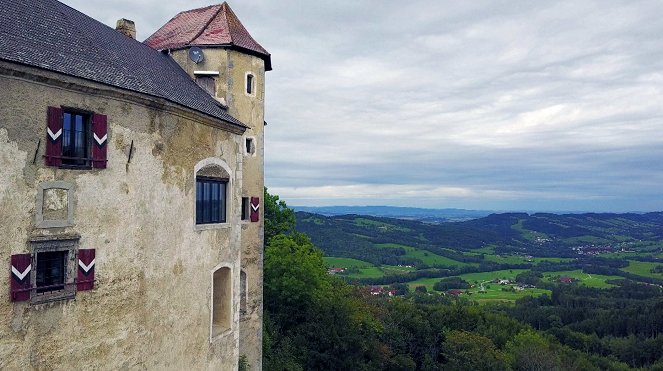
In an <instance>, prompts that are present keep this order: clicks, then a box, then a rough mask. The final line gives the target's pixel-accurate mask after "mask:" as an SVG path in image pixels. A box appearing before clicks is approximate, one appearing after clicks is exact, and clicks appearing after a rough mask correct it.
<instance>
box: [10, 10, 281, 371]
mask: <svg viewBox="0 0 663 371" xmlns="http://www.w3.org/2000/svg"><path fill="white" fill-rule="evenodd" d="M135 37H136V31H135V26H134V24H133V22H131V21H128V20H125V19H122V20H120V21H118V23H117V28H116V29H113V28H110V27H107V26H105V25H103V24H101V23H100V22H97V21H96V20H94V19H92V18H90V17H88V16H86V15H84V14H82V13H80V12H78V11H76V10H75V9H72V8H70V7H68V6H66V5H64V4H62V3H60V2H58V1H56V0H35V1H14V0H0V219H1V220H2V221H1V222H0V236H2V237H3V243H2V246H1V247H0V261H3V262H5V263H4V264H6V265H5V266H6V267H7V271H6V272H7V273H6V274H5V275H0V288H1V289H0V291H2V292H4V293H5V294H4V299H0V369H7V370H13V369H26V368H37V369H51V368H55V369H67V368H69V369H137V368H140V369H215V370H232V369H237V367H238V361H239V359H240V357H242V356H244V357H246V360H247V362H248V364H249V365H250V368H251V369H261V357H262V354H261V347H262V251H263V250H262V249H263V230H264V224H263V211H262V205H261V200H262V195H263V189H264V176H263V164H264V162H263V158H264V157H263V148H264V146H263V144H264V126H265V121H264V92H265V89H264V87H265V71H269V70H271V59H270V55H269V53H268V52H267V51H266V50H265V49H264V48H263V47H262V46H261V45H260V44H258V43H257V42H256V41H255V40H254V39H253V38H252V37H251V35H250V34H249V33H248V32H247V30H246V29H245V28H244V26H243V25H242V23H241V22H240V21H239V19H238V18H237V16H236V15H235V13H234V12H233V11H232V9H230V7H229V6H228V4H226V3H223V4H221V5H214V6H209V7H205V8H201V9H195V10H190V11H185V12H182V13H179V14H177V15H176V16H175V17H174V18H172V19H171V20H170V21H169V22H167V23H166V24H165V25H164V26H163V27H161V28H160V29H159V30H158V31H156V32H155V33H154V34H153V35H152V36H150V37H149V38H148V39H147V40H145V41H144V42H142V43H141V42H139V41H137V40H135Z"/></svg>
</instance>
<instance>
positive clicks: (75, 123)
mask: <svg viewBox="0 0 663 371" xmlns="http://www.w3.org/2000/svg"><path fill="white" fill-rule="evenodd" d="M89 121H90V118H89V116H88V115H85V114H82V113H76V112H69V111H64V117H63V122H62V164H63V165H74V166H89V164H88V142H89V139H90V138H88V133H89V131H90V130H89V128H90V123H89Z"/></svg>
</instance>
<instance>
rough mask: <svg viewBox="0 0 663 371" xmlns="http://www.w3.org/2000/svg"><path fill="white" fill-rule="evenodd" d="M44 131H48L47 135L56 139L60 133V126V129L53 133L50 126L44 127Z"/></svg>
mask: <svg viewBox="0 0 663 371" xmlns="http://www.w3.org/2000/svg"><path fill="white" fill-rule="evenodd" d="M46 131H48V136H49V137H51V139H53V140H58V138H59V137H60V135H62V128H60V130H58V131H57V132H56V133H55V134H53V132H52V131H51V128H46Z"/></svg>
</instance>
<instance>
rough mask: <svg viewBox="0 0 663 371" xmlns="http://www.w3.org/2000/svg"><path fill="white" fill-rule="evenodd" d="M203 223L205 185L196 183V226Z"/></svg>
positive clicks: (199, 182)
mask: <svg viewBox="0 0 663 371" xmlns="http://www.w3.org/2000/svg"><path fill="white" fill-rule="evenodd" d="M202 223H203V183H202V182H201V181H196V224H202Z"/></svg>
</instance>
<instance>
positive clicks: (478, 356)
mask: <svg viewBox="0 0 663 371" xmlns="http://www.w3.org/2000/svg"><path fill="white" fill-rule="evenodd" d="M442 355H443V356H444V358H446V360H447V362H446V364H445V368H444V369H445V370H446V369H448V370H508V369H509V366H508V363H507V361H506V358H505V356H504V355H503V354H502V353H501V352H500V351H499V350H497V349H496V348H495V344H493V342H492V341H490V339H488V338H487V337H485V336H481V335H478V334H475V333H472V332H467V331H456V330H454V331H449V332H448V333H447V334H446V339H445V340H444V342H443V343H442Z"/></svg>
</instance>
